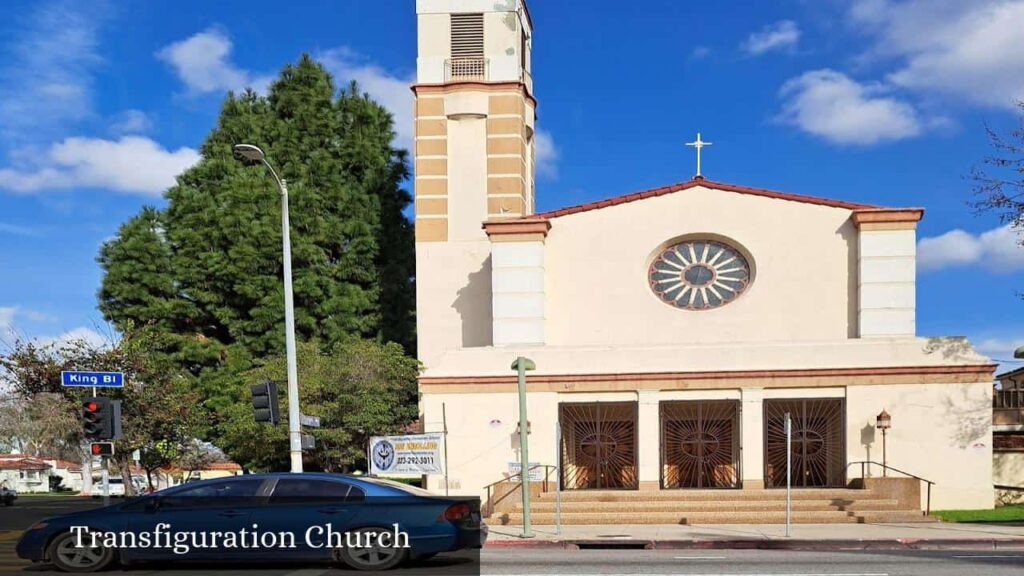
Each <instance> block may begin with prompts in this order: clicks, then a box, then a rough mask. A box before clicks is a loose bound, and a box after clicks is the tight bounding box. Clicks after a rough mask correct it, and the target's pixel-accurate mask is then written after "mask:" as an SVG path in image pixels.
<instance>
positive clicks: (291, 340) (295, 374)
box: [234, 144, 302, 472]
mask: <svg viewBox="0 0 1024 576" xmlns="http://www.w3.org/2000/svg"><path fill="white" fill-rule="evenodd" d="M234 152H235V156H236V157H238V158H240V159H242V160H246V161H249V162H261V163H262V164H263V165H264V166H266V167H267V170H268V171H270V175H271V176H273V177H274V181H275V182H277V187H278V190H280V192H281V244H282V246H281V251H282V253H283V254H282V257H283V259H284V342H285V351H286V354H287V356H288V452H289V454H290V456H291V461H292V472H302V422H301V420H302V413H301V412H300V410H299V369H298V365H297V362H296V359H295V298H294V295H293V294H292V240H291V226H290V224H289V222H288V183H287V182H286V181H285V180H284V179H283V178H281V177H279V176H278V175H277V172H276V171H275V170H274V167H273V166H271V165H270V162H268V161H267V155H266V154H264V152H263V150H261V149H260V148H259V147H258V146H253V145H252V144H236V145H235V147H234Z"/></svg>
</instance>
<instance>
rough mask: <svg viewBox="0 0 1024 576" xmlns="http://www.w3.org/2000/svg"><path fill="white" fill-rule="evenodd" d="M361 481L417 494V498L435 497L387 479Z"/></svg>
mask: <svg viewBox="0 0 1024 576" xmlns="http://www.w3.org/2000/svg"><path fill="white" fill-rule="evenodd" d="M360 480H362V481H363V482H369V483H371V484H377V485H380V486H387V487H389V488H397V489H399V490H402V491H403V492H408V493H409V494H415V495H417V496H434V494H431V493H430V492H428V491H426V490H424V489H423V488H418V487H416V486H410V485H408V484H403V483H402V482H395V481H394V480H388V479H387V478H367V477H366V476H363V477H362V478H360Z"/></svg>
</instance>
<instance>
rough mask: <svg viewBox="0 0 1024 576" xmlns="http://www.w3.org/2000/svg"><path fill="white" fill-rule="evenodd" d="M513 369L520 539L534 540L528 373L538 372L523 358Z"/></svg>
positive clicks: (517, 361)
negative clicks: (516, 399)
mask: <svg viewBox="0 0 1024 576" xmlns="http://www.w3.org/2000/svg"><path fill="white" fill-rule="evenodd" d="M512 369H513V370H515V371H516V372H517V373H518V375H519V476H520V477H521V478H522V480H523V482H522V484H520V487H521V489H522V491H523V533H522V534H520V535H519V537H520V538H533V529H532V528H531V526H530V446H529V438H530V421H529V420H527V418H526V371H527V370H536V369H537V365H536V364H534V363H533V360H530V359H529V358H523V357H522V356H520V357H518V358H516V359H515V361H514V362H512Z"/></svg>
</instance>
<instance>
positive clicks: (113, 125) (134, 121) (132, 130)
mask: <svg viewBox="0 0 1024 576" xmlns="http://www.w3.org/2000/svg"><path fill="white" fill-rule="evenodd" d="M152 128H153V121H152V120H150V119H149V116H147V115H146V113H145V112H143V111H142V110H124V111H122V112H119V113H118V114H117V115H116V116H114V118H112V119H111V122H110V132H111V133H113V134H117V135H119V136H120V135H122V134H142V133H144V132H149V130H150V129H152Z"/></svg>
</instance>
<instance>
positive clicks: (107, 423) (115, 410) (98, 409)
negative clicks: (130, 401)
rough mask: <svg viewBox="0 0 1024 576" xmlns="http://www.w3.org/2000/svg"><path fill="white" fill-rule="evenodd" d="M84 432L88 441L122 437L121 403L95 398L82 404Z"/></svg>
mask: <svg viewBox="0 0 1024 576" xmlns="http://www.w3.org/2000/svg"><path fill="white" fill-rule="evenodd" d="M82 432H83V433H84V434H85V438H86V439H87V440H117V439H118V438H120V437H121V401H120V400H111V399H110V398H107V397H105V396H93V397H90V398H86V399H85V401H84V402H82Z"/></svg>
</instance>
